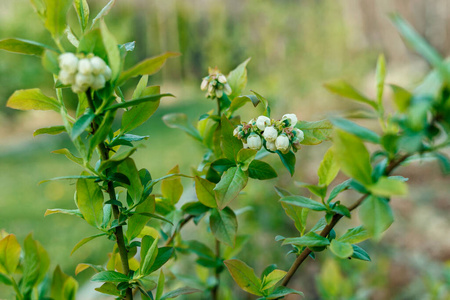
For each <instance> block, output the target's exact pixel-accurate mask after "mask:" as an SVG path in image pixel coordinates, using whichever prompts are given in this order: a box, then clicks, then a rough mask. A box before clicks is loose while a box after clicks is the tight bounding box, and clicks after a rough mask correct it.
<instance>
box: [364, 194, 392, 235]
mask: <svg viewBox="0 0 450 300" xmlns="http://www.w3.org/2000/svg"><path fill="white" fill-rule="evenodd" d="M359 217H360V219H361V222H362V223H363V225H364V227H365V228H367V230H368V232H369V233H370V234H371V235H373V236H374V238H375V239H377V240H378V239H380V237H381V234H382V233H383V232H384V231H385V230H386V229H388V228H389V226H391V224H392V223H393V222H394V216H393V214H392V210H391V207H390V206H389V203H388V202H387V201H386V200H385V199H382V198H378V197H375V196H369V197H368V198H367V199H366V200H364V202H363V203H362V205H361V207H360V208H359Z"/></svg>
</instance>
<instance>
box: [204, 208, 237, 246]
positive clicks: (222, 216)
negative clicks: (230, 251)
mask: <svg viewBox="0 0 450 300" xmlns="http://www.w3.org/2000/svg"><path fill="white" fill-rule="evenodd" d="M209 224H210V227H211V231H212V233H213V234H214V236H215V237H216V239H218V240H219V241H221V242H222V243H225V244H227V245H229V246H230V247H234V244H235V241H236V234H237V227H238V223H237V219H236V215H235V214H234V212H233V210H232V209H231V208H229V207H225V208H224V209H223V210H218V209H213V210H212V211H211V217H210V218H209Z"/></svg>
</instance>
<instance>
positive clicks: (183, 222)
mask: <svg viewBox="0 0 450 300" xmlns="http://www.w3.org/2000/svg"><path fill="white" fill-rule="evenodd" d="M192 218H194V216H193V215H188V216H187V217H186V218H184V219H183V220H182V221H181V222H180V223H178V224H179V225H178V228H177V229H176V230H175V231H174V232H173V234H172V235H171V236H170V237H169V239H168V240H167V241H166V243H165V244H164V246H169V245H170V243H172V241H173V239H174V238H175V235H176V234H177V232H178V231H180V230H181V228H183V226H184V225H186V224H187V223H188V222H189V221H190V220H191V219H192Z"/></svg>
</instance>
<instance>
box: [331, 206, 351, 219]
mask: <svg viewBox="0 0 450 300" xmlns="http://www.w3.org/2000/svg"><path fill="white" fill-rule="evenodd" d="M332 211H333V212H335V213H337V214H340V215H343V216H345V217H347V218H351V214H350V211H349V210H348V208H347V206H344V205H340V204H338V205H336V206H335V207H333V209H332Z"/></svg>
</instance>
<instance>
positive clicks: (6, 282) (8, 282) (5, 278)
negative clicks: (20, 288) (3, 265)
mask: <svg viewBox="0 0 450 300" xmlns="http://www.w3.org/2000/svg"><path fill="white" fill-rule="evenodd" d="M0 283H1V284H4V285H13V283H12V281H11V279H9V278H8V276H6V275H4V274H2V273H0Z"/></svg>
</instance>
